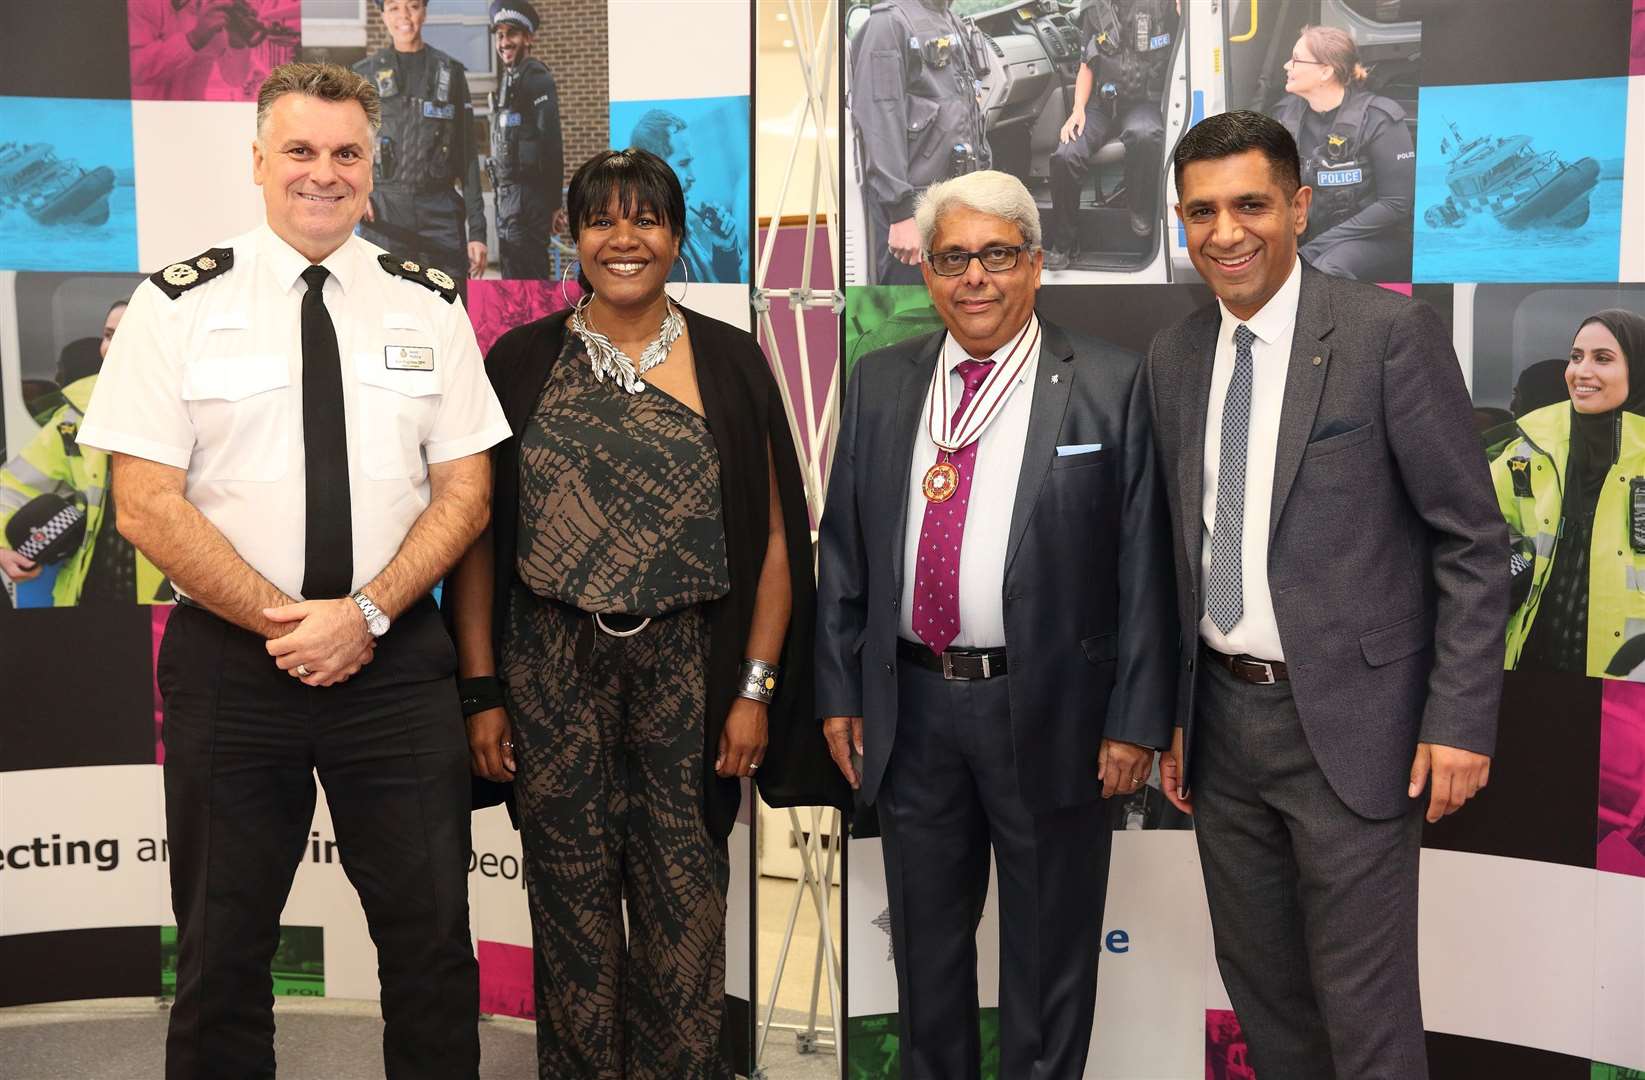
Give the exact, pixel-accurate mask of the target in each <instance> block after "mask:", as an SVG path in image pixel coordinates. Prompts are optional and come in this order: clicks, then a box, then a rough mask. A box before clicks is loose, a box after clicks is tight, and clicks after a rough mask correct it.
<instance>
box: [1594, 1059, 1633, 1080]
mask: <svg viewBox="0 0 1645 1080" xmlns="http://www.w3.org/2000/svg"><path fill="white" fill-rule="evenodd" d="M1590 1080H1645V1069H1630V1068H1628V1067H1627V1066H1626V1065H1607V1064H1605V1063H1604V1062H1603V1061H1596V1062H1594V1067H1593V1071H1592V1073H1591V1074H1590Z"/></svg>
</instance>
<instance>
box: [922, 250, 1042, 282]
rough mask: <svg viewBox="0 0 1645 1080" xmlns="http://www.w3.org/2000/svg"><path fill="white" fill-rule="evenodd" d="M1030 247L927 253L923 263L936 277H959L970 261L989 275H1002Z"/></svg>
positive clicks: (1013, 265)
mask: <svg viewBox="0 0 1645 1080" xmlns="http://www.w3.org/2000/svg"><path fill="white" fill-rule="evenodd" d="M1030 246H1031V245H1029V244H1026V243H1024V244H1018V245H1017V246H1016V247H1006V246H1004V245H1003V244H997V245H995V246H994V247H986V248H983V249H982V250H981V251H927V252H926V253H925V261H926V262H928V263H930V264H931V272H932V273H933V274H936V275H937V276H938V277H959V276H960V275H961V274H963V273H965V271H966V269H967V268H969V267H970V265H971V260H972V259H976V260H977V261H978V262H980V263H982V268H983V269H984V270H986V271H988V272H989V273H990V274H1002V273H1004V272H1005V271H1007V270H1010V269H1012V268H1014V267H1015V266H1016V265H1017V259H1018V258H1020V257H1021V256H1022V253H1023V252H1025V251H1027V250H1028V249H1029V247H1030Z"/></svg>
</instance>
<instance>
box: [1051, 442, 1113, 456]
mask: <svg viewBox="0 0 1645 1080" xmlns="http://www.w3.org/2000/svg"><path fill="white" fill-rule="evenodd" d="M1101 449H1102V443H1100V442H1086V443H1071V444H1070V445H1068V446H1059V447H1057V456H1058V457H1076V456H1077V455H1079V454H1094V453H1096V452H1097V451H1098V450H1101Z"/></svg>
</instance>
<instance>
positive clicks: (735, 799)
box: [447, 308, 851, 838]
mask: <svg viewBox="0 0 1645 1080" xmlns="http://www.w3.org/2000/svg"><path fill="white" fill-rule="evenodd" d="M680 310H681V311H682V312H683V313H684V314H685V322H686V328H687V331H688V333H689V334H690V340H691V351H692V354H693V356H694V357H695V359H696V365H697V387H698V390H699V391H700V392H701V393H702V398H703V412H704V414H705V416H706V418H707V422H708V430H709V432H710V433H711V434H712V435H713V438H714V447H715V450H716V451H717V452H718V454H719V458H720V490H721V500H722V512H723V514H724V525H725V546H726V561H727V563H728V566H729V569H730V572H731V592H730V593H729V594H728V595H727V596H726V597H724V598H723V599H720V600H716V601H713V602H711V603H709V604H708V605H706V606H707V611H708V618H709V650H708V671H707V679H706V682H707V710H708V714H707V716H706V717H704V722H703V811H704V820H705V821H706V823H707V825H708V830H709V832H710V834H711V835H713V836H715V837H722V838H723V837H726V836H729V835H730V833H731V826H732V823H733V822H734V821H735V820H736V816H737V806H738V803H739V801H740V800H741V798H742V785H741V783H740V782H739V781H738V780H736V779H735V778H732V779H722V778H720V777H718V776H716V775H715V774H714V758H715V757H716V756H717V754H718V752H719V743H720V732H721V730H722V729H723V728H724V727H725V717H726V713H727V712H728V711H729V710H730V708H731V704H732V701H733V700H734V699H735V697H736V690H737V672H738V668H739V667H740V666H741V664H742V660H743V650H744V649H745V647H746V646H747V644H748V631H749V627H750V625H751V624H752V622H753V618H754V594H755V591H756V589H757V587H758V585H759V581H760V569H761V567H762V565H763V564H764V562H765V550H766V544H767V542H768V534H769V529H768V525H767V522H768V520H769V514H770V506H769V495H770V477H769V472H768V469H767V464H766V446H767V444H768V441H769V445H770V447H771V449H772V451H773V452H774V453H775V455H776V472H777V493H778V496H779V497H780V498H781V500H782V512H783V524H784V527H785V530H786V532H787V536H788V566H789V589H790V592H791V595H792V597H793V608H792V614H791V615H790V616H789V620H788V635H787V637H786V638H785V639H784V641H783V651H782V657H781V659H780V661H779V663H780V664H781V667H782V674H781V676H780V679H779V682H778V686H777V697H776V700H774V701H773V702H772V703H771V706H770V709H769V710H768V715H769V718H770V739H771V741H770V745H769V746H768V747H767V749H766V753H765V758H764V760H763V761H762V763H761V765H760V769H759V772H758V773H756V774H755V781H756V783H757V784H758V785H759V790H760V794H761V795H762V796H763V797H764V798H765V801H766V802H767V803H768V804H770V805H772V806H835V807H839V808H841V809H849V808H850V806H851V790H850V788H849V787H847V785H846V783H845V779H844V778H843V777H842V776H841V775H840V773H839V770H838V769H836V768H835V767H834V763H833V761H832V759H831V758H830V757H829V756H828V748H827V744H826V743H825V742H824V741H823V737H822V727H821V725H820V724H819V723H818V722H817V720H816V718H815V717H814V716H813V715H812V700H811V699H812V667H811V646H812V635H813V632H814V631H813V627H814V623H815V614H816V582H815V581H814V579H813V576H812V554H811V528H810V514H809V512H808V511H807V508H806V503H805V490H804V485H803V483H802V481H801V479H800V470H799V464H798V458H797V457H796V455H795V452H794V443H793V440H792V438H791V437H790V435H789V431H788V422H787V419H786V417H785V415H784V413H783V407H782V398H781V396H780V394H779V391H778V389H777V383H776V379H775V378H774V377H773V376H772V374H771V370H770V368H769V367H767V365H766V360H765V354H764V353H762V352H761V351H760V347H759V344H758V343H757V342H756V341H755V340H754V338H753V337H751V336H750V335H749V334H747V333H746V332H744V331H742V330H739V329H737V328H736V327H734V326H731V325H730V324H728V323H723V322H721V321H719V320H718V319H712V318H709V317H708V316H706V315H702V314H699V313H697V312H695V311H691V310H690V309H688V308H681V309H680ZM569 317H570V312H567V311H562V312H558V313H556V314H554V315H550V316H548V317H547V318H544V319H538V320H537V321H536V322H532V323H527V324H526V325H525V326H520V327H516V328H515V329H513V330H510V331H509V332H508V333H506V334H504V335H503V336H502V337H501V338H499V339H498V340H497V343H496V344H495V345H493V346H492V347H491V351H490V352H489V353H488V354H487V355H486V374H487V375H488V376H490V378H491V385H492V388H493V389H494V390H495V391H496V393H497V397H498V400H500V401H501V402H502V406H503V412H504V414H506V415H507V417H508V426H509V430H510V432H512V434H511V435H510V437H509V439H508V441H507V442H504V443H502V444H501V445H499V446H497V447H494V448H493V450H492V455H491V472H492V493H491V538H492V551H493V555H494V557H495V562H496V577H495V580H494V582H493V584H492V621H491V625H492V644H493V648H494V650H495V655H496V656H497V657H498V658H499V661H500V659H501V656H502V635H503V630H504V619H505V618H506V604H507V598H508V591H509V588H510V586H511V584H512V582H513V580H514V575H515V558H516V550H515V547H516V545H515V541H516V533H517V529H518V522H519V512H520V505H519V504H520V435H521V433H522V432H523V431H524V429H525V425H526V422H527V421H528V420H529V419H530V417H531V413H532V410H533V409H534V408H535V407H536V404H537V401H538V399H539V398H540V397H541V395H542V390H543V386H544V384H545V383H546V382H547V381H548V376H549V373H550V371H551V370H552V369H553V366H554V363H555V361H556V360H557V359H558V358H559V355H560V348H561V346H562V345H563V344H564V342H565V334H566V322H567V320H568V319H569ZM450 589H451V585H450V583H449V582H448V583H447V595H449V593H450ZM450 608H451V605H450V604H449V602H448V604H447V609H448V611H449V610H450ZM511 787H512V785H499V784H491V783H489V782H488V781H482V780H478V779H477V780H476V785H475V804H476V805H477V806H479V805H491V804H494V803H496V802H499V801H502V800H503V799H509V800H510V801H512V794H513V793H512V791H511V790H509V789H510V788H511Z"/></svg>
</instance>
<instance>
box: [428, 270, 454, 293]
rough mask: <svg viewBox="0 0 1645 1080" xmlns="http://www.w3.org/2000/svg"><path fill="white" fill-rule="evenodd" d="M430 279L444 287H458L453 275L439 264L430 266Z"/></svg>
mask: <svg viewBox="0 0 1645 1080" xmlns="http://www.w3.org/2000/svg"><path fill="white" fill-rule="evenodd" d="M428 280H430V281H432V282H434V284H436V285H438V286H439V287H440V288H442V289H455V288H456V287H457V283H456V282H455V281H452V280H451V275H450V274H448V273H446V272H445V271H444V270H441V269H440V268H439V267H438V266H431V267H429V268H428Z"/></svg>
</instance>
